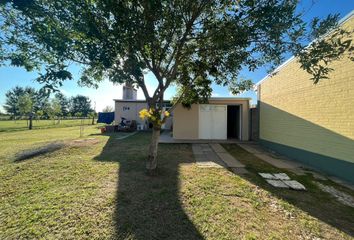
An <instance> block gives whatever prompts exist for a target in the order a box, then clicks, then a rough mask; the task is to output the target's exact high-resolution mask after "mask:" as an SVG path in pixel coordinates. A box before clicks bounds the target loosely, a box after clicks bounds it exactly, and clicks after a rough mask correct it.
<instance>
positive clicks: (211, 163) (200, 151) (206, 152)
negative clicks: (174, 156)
mask: <svg viewBox="0 0 354 240" xmlns="http://www.w3.org/2000/svg"><path fill="white" fill-rule="evenodd" d="M192 150H193V154H194V158H195V161H196V163H197V166H198V167H201V168H223V167H226V165H225V163H224V162H223V161H222V160H221V159H220V158H219V156H218V155H217V154H216V153H215V152H214V151H213V149H212V148H211V146H209V144H192Z"/></svg>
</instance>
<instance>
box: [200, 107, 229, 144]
mask: <svg viewBox="0 0 354 240" xmlns="http://www.w3.org/2000/svg"><path fill="white" fill-rule="evenodd" d="M226 138H227V106H226V105H209V104H200V105H199V139H226Z"/></svg>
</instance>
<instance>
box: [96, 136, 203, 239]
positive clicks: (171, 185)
mask: <svg viewBox="0 0 354 240" xmlns="http://www.w3.org/2000/svg"><path fill="white" fill-rule="evenodd" d="M149 140H150V134H143V133H138V134H136V135H135V136H132V137H129V138H127V139H124V141H120V140H117V139H116V138H115V135H111V137H110V138H109V140H108V141H107V144H106V145H105V147H104V148H103V151H102V153H101V154H100V155H99V156H97V157H96V158H95V159H96V160H98V161H110V162H118V163H119V175H118V177H119V179H118V186H117V200H116V206H115V214H114V215H115V219H114V221H115V226H116V228H115V235H116V236H115V239H133V238H134V239H141V240H145V239H203V237H202V236H201V234H200V233H199V232H198V230H197V229H196V228H195V226H194V225H193V223H192V222H191V221H190V220H189V218H188V216H187V215H186V213H185V212H184V210H183V209H182V207H181V203H180V201H179V195H178V192H179V185H178V174H179V172H178V167H179V164H181V163H192V162H193V161H194V158H193V155H192V154H190V156H189V157H188V158H186V155H184V156H183V157H182V156H179V154H178V153H179V152H181V151H182V152H183V151H187V152H189V153H191V150H190V146H189V145H182V144H180V145H168V144H167V145H163V146H160V148H159V161H160V162H159V176H158V177H149V176H147V175H146V174H145V165H144V162H145V158H146V153H147V151H148V144H147V143H148V142H149ZM176 148H180V149H179V150H178V151H173V149H176ZM171 152H175V153H176V154H171ZM168 153H169V154H168Z"/></svg>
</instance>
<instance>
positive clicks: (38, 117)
mask: <svg viewBox="0 0 354 240" xmlns="http://www.w3.org/2000/svg"><path fill="white" fill-rule="evenodd" d="M43 115H44V111H43V110H37V111H36V117H37V121H38V120H39V119H41V118H42V117H43Z"/></svg>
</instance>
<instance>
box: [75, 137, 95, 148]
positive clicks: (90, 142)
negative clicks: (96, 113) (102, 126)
mask: <svg viewBox="0 0 354 240" xmlns="http://www.w3.org/2000/svg"><path fill="white" fill-rule="evenodd" d="M99 142H100V141H99V140H98V139H96V138H85V139H78V140H74V141H71V142H70V143H69V146H73V147H85V146H91V145H95V144H97V143H99Z"/></svg>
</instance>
